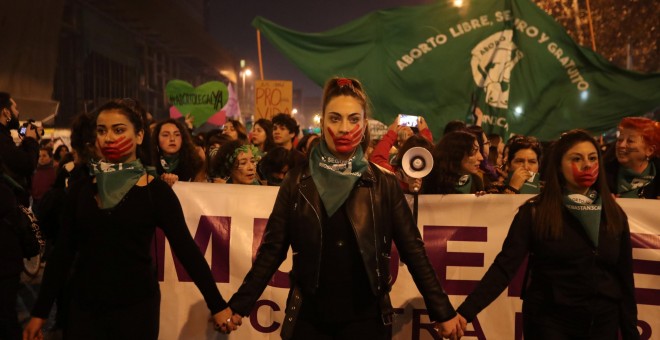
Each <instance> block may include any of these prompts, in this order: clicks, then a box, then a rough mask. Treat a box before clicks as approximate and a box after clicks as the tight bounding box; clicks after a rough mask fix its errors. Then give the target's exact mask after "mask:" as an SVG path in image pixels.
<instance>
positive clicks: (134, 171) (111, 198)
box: [90, 159, 146, 209]
mask: <svg viewBox="0 0 660 340" xmlns="http://www.w3.org/2000/svg"><path fill="white" fill-rule="evenodd" d="M90 165H91V169H92V172H93V174H94V175H95V176H96V186H97V188H98V194H99V198H100V200H101V209H111V208H114V207H115V206H116V205H117V204H119V202H120V201H121V200H122V199H123V198H124V196H126V193H128V191H129V190H131V188H132V187H133V186H134V185H135V183H137V181H138V180H139V179H140V177H142V175H144V173H145V171H146V170H145V168H144V167H143V166H142V162H140V160H139V159H136V160H134V161H132V162H128V163H106V162H103V161H99V162H94V163H91V164H90Z"/></svg>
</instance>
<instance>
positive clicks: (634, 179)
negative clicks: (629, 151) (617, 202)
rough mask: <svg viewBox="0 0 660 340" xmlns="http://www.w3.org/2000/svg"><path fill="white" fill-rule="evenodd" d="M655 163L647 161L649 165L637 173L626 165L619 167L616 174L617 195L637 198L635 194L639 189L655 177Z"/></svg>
mask: <svg viewBox="0 0 660 340" xmlns="http://www.w3.org/2000/svg"><path fill="white" fill-rule="evenodd" d="M655 171H656V170H655V165H654V164H653V163H651V162H649V165H648V166H647V167H646V169H644V171H642V173H641V174H640V173H637V172H635V171H633V170H631V169H628V168H626V167H621V169H619V173H618V174H617V189H618V194H619V197H622V198H639V196H638V195H637V193H638V191H639V189H641V188H643V187H645V186H647V185H649V183H651V182H652V181H653V179H654V178H655Z"/></svg>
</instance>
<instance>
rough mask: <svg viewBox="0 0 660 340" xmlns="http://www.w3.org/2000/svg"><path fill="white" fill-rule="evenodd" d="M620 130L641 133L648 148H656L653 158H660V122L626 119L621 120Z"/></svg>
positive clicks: (636, 118)
mask: <svg viewBox="0 0 660 340" xmlns="http://www.w3.org/2000/svg"><path fill="white" fill-rule="evenodd" d="M618 128H619V129H633V130H635V131H637V132H639V133H640V134H641V135H642V138H644V142H645V143H646V144H647V145H648V146H652V147H655V151H654V152H653V156H655V157H659V156H660V122H656V121H654V120H651V119H648V118H643V117H626V118H623V119H622V120H621V123H619V127H618Z"/></svg>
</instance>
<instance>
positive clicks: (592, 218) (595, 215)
mask: <svg viewBox="0 0 660 340" xmlns="http://www.w3.org/2000/svg"><path fill="white" fill-rule="evenodd" d="M563 201H564V206H565V207H566V209H568V211H569V212H570V213H571V215H573V217H575V218H576V219H578V221H580V224H581V225H582V228H584V231H586V232H587V235H588V236H589V239H590V240H591V242H593V244H594V246H596V247H598V232H599V231H600V216H601V212H602V210H603V202H602V201H601V198H600V196H599V195H598V193H597V192H596V191H595V190H591V191H590V192H589V193H588V194H587V195H586V196H585V195H582V194H564V195H563Z"/></svg>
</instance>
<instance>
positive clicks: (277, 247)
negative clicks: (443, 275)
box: [229, 78, 463, 339]
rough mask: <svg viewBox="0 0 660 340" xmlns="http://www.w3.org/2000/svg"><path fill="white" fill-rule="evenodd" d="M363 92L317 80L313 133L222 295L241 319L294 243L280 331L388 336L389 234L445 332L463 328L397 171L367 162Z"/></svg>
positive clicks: (355, 84)
mask: <svg viewBox="0 0 660 340" xmlns="http://www.w3.org/2000/svg"><path fill="white" fill-rule="evenodd" d="M367 103H368V100H367V97H366V94H365V92H364V90H363V87H362V84H360V82H359V81H357V80H355V79H348V78H333V79H330V80H329V81H328V82H327V83H326V86H325V88H324V95H323V104H322V109H323V116H322V118H321V130H322V136H321V141H320V143H319V145H317V146H316V147H314V148H312V150H311V154H310V159H309V163H308V164H304V165H302V166H296V167H295V168H294V169H292V170H290V171H289V172H288V173H287V175H286V177H285V178H284V181H283V183H282V185H281V186H280V190H279V193H278V196H277V199H276V201H275V206H274V207H273V211H272V213H271V215H270V218H269V219H268V224H267V226H266V231H265V233H264V238H263V240H262V243H261V246H260V247H259V250H258V252H257V256H256V259H255V260H254V263H253V265H252V269H251V270H250V271H249V273H248V274H247V276H246V277H245V280H244V283H243V285H242V286H241V287H240V289H239V290H238V292H237V293H236V294H235V295H234V296H233V297H232V299H231V300H230V302H229V304H230V306H231V308H232V310H233V311H234V312H236V313H237V315H234V317H233V318H232V324H233V323H234V322H236V323H238V322H240V321H239V320H240V318H241V316H246V315H249V314H250V312H251V311H252V308H253V306H254V305H255V303H256V302H257V299H258V298H259V296H260V295H261V293H262V292H263V290H264V288H265V287H266V285H267V284H268V282H269V281H270V279H271V277H272V276H273V274H274V273H275V271H276V270H277V269H278V267H279V266H280V264H281V263H282V262H283V261H284V259H285V258H286V255H287V251H288V249H289V247H291V248H292V250H293V268H292V271H291V291H290V295H289V299H288V302H287V307H286V316H285V318H284V323H283V325H282V332H281V335H282V338H284V339H315V338H332V339H346V338H364V339H387V338H389V334H388V326H389V325H391V324H392V316H393V309H392V305H391V303H390V300H389V291H390V288H391V287H390V285H391V276H390V257H391V255H390V254H391V251H392V241H394V243H395V244H396V247H397V249H398V251H399V254H401V259H402V260H403V262H404V263H406V264H407V265H408V269H409V271H410V273H411V274H412V277H413V278H414V280H415V282H416V284H417V287H418V288H419V290H420V292H421V293H422V296H423V297H424V300H425V302H426V306H427V308H428V312H429V317H430V319H431V320H432V321H434V322H436V323H435V327H437V329H438V332H439V333H442V335H444V336H450V335H453V336H460V335H462V329H463V327H462V325H460V324H459V323H458V319H457V318H456V313H455V311H454V308H453V307H452V306H451V303H450V302H449V299H448V297H447V295H446V294H445V293H444V291H443V290H442V287H441V286H440V282H439V281H438V279H437V276H436V275H435V273H434V271H433V268H432V267H431V264H430V262H429V259H428V258H427V256H426V252H425V250H424V244H423V242H422V240H421V236H420V234H419V230H418V229H417V226H416V225H415V223H414V221H413V217H412V213H411V211H410V209H409V208H408V206H407V204H406V201H405V199H404V197H403V192H402V191H401V187H400V186H399V183H398V181H397V180H396V178H395V177H394V176H393V175H391V174H388V173H385V172H383V171H382V170H380V169H378V167H377V166H375V165H374V164H370V163H369V162H368V161H367V160H366V158H365V156H364V150H365V149H366V146H367V145H368V142H369V138H368V133H367V131H368V129H367Z"/></svg>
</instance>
